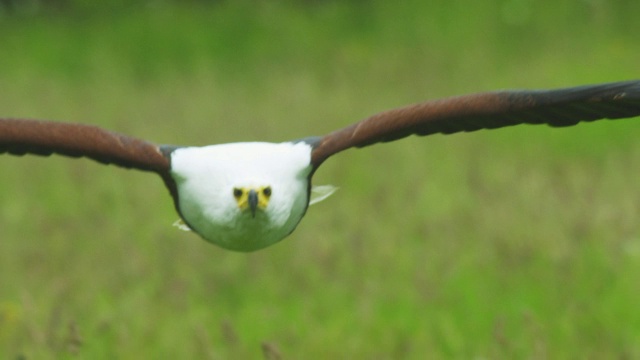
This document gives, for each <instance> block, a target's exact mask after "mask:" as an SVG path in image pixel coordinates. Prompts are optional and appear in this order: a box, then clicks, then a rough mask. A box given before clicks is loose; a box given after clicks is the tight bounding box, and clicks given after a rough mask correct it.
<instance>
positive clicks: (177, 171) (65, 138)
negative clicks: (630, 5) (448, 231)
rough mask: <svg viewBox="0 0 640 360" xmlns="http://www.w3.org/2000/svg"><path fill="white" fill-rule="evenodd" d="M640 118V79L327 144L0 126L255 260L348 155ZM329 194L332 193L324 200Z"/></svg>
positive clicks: (442, 113)
mask: <svg viewBox="0 0 640 360" xmlns="http://www.w3.org/2000/svg"><path fill="white" fill-rule="evenodd" d="M639 115H640V80H635V81H625V82H615V83H607V84H597V85H586V86H578V87H570V88H562V89H553V90H510V91H496V92H487V93H478V94H471V95H464V96H457V97H450V98H445V99H440V100H434V101H426V102H423V103H418V104H414V105H409V106H406V107H401V108H397V109H392V110H388V111H384V112H381V113H378V114H375V115H373V116H371V117H368V118H365V119H364V120H361V121H359V122H356V123H354V124H352V125H350V126H347V127H346V128H343V129H339V130H336V131H334V132H332V133H329V134H327V135H324V136H319V137H307V138H303V139H299V140H294V141H288V142H282V143H266V142H239V143H230V144H219V145H210V146H204V147H192V146H171V145H157V144H154V143H151V142H147V141H144V140H140V139H137V138H133V137H130V136H127V135H122V134H118V133H115V132H111V131H108V130H104V129H101V128H99V127H96V126H90V125H83V124H72V123H64V122H54V121H43V120H27V119H9V118H6V119H2V118H0V153H9V154H12V155H24V154H35V155H45V156H48V155H51V154H54V153H55V154H60V155H66V156H71V157H88V158H90V159H93V160H96V161H98V162H101V163H104V164H114V165H118V166H121V167H124V168H133V169H138V170H143V171H149V172H154V173H156V174H158V175H160V177H161V178H162V179H163V181H164V183H165V185H166V186H167V188H168V189H169V192H170V193H171V196H172V197H173V201H174V205H175V208H176V210H177V211H178V213H179V214H180V217H181V220H182V222H183V223H182V224H181V226H182V227H183V228H185V229H190V230H192V231H194V232H196V233H197V234H199V235H200V236H201V237H202V238H204V239H205V240H207V241H209V242H212V243H214V244H217V245H219V246H221V247H223V248H225V249H230V250H235V251H244V252H249V251H254V250H258V249H262V248H265V247H267V246H270V245H272V244H274V243H276V242H278V241H280V240H282V239H283V238H285V237H286V236H287V235H289V234H290V233H291V232H292V231H293V230H294V229H295V228H296V226H297V225H298V223H299V222H300V220H301V219H302V217H303V216H304V214H305V212H306V211H307V207H308V206H309V204H310V202H311V203H313V201H315V200H313V199H312V195H311V194H312V186H311V179H312V177H313V174H314V173H315V171H316V170H317V169H318V167H320V165H322V163H323V162H324V161H325V160H327V159H328V158H329V157H331V156H332V155H334V154H337V153H339V152H341V151H343V150H346V149H349V148H354V147H355V148H361V147H365V146H368V145H372V144H375V143H379V142H389V141H394V140H399V139H402V138H404V137H407V136H409V135H418V136H424V135H431V134H436V133H442V134H452V133H457V132H469V131H475V130H480V129H496V128H501V127H506V126H511V125H517V124H548V125H551V126H554V127H561V126H571V125H576V124H578V123H579V122H581V121H594V120H599V119H620V118H629V117H634V116H639ZM330 192H331V190H330V189H329V190H327V189H325V191H324V192H321V194H320V195H319V197H318V199H322V198H323V197H326V196H328V194H329V193H330ZM318 199H316V200H318Z"/></svg>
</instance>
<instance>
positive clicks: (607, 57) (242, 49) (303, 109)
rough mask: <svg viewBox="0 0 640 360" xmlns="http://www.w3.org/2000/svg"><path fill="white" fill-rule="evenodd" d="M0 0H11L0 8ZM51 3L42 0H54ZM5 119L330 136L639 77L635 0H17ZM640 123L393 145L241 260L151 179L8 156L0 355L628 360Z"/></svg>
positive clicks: (1, 26) (333, 169)
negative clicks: (526, 92) (515, 91)
mask: <svg viewBox="0 0 640 360" xmlns="http://www.w3.org/2000/svg"><path fill="white" fill-rule="evenodd" d="M4 3H6V2H4ZM52 4H53V5H52ZM3 9H4V10H3V11H2V12H1V13H0V49H1V50H0V115H2V116H5V117H7V116H15V117H34V118H47V119H56V120H67V121H77V122H84V123H91V124H96V125H99V126H103V127H106V128H109V129H112V130H116V131H119V132H123V133H128V134H131V135H136V136H140V137H144V138H146V139H149V140H151V141H155V142H158V143H175V144H195V145H203V144H210V143H220V142H230V141H246V140H267V141H284V140H290V139H293V138H300V137H304V136H309V135H321V134H324V133H326V132H329V131H331V130H333V129H335V128H338V127H341V126H345V125H347V124H349V123H351V122H353V121H356V120H358V119H360V118H363V117H365V116H367V115H370V114H373V113H375V112H377V111H380V110H384V109H387V108H390V107H395V106H400V105H405V104H408V103H412V102H417V101H422V100H425V99H429V98H438V97H443V96H449V95H454V94H461V93H470V92H477V91H485V90H494V89H500V88H548V87H559V86H572V85H580V84H586V83H596V82H606V81H616V80H624V79H633V78H638V64H639V60H640V45H638V40H637V34H639V33H640V23H639V22H638V21H637V19H636V15H637V14H638V13H640V3H639V2H637V1H615V2H614V1H609V2H607V1H599V0H590V1H568V0H566V1H558V0H548V1H532V0H500V1H498V0H493V1H485V2H474V1H461V0H456V1H451V0H448V1H431V2H422V1H417V0H415V1H405V2H402V3H393V2H387V1H352V2H340V1H308V2H295V1H275V2H265V1H237V2H230V1H227V2H217V3H212V4H209V3H207V2H196V1H194V2H183V3H181V4H176V3H173V2H169V1H155V2H154V1H151V2H145V3H133V5H132V4H131V3H128V4H127V5H124V3H123V2H121V1H120V2H118V1H114V2H110V1H102V2H98V3H91V2H83V1H79V0H78V1H71V0H68V1H66V2H65V1H57V2H53V3H40V2H37V1H31V2H27V3H26V5H25V3H19V4H16V6H14V7H13V8H11V9H10V8H8V7H6V6H5V7H4V8H3ZM639 135H640V124H639V122H638V121H637V120H628V121H617V122H601V123H595V124H586V125H581V126H578V127H575V128H571V129H561V130H560V129H555V130H554V129H550V128H547V127H529V126H521V127H516V128H512V129H504V130H500V131H493V132H478V133H473V134H462V135H455V136H433V137H429V138H416V137H413V138H410V139H407V140H403V141H401V142H397V143H392V144H387V145H383V146H376V147H372V148H367V149H366V150H358V151H349V152H345V153H344V154H341V155H339V156H336V157H335V158H333V159H331V160H329V161H328V162H327V163H326V164H325V165H323V167H322V168H321V170H320V171H318V173H317V174H316V178H315V179H316V180H315V182H316V183H317V184H324V183H330V184H334V185H337V186H339V187H340V188H341V190H340V191H339V192H338V193H337V194H336V195H334V196H333V197H332V198H330V199H329V200H327V201H326V202H323V203H321V204H319V205H315V206H313V207H312V208H311V209H309V212H308V213H307V216H306V218H305V219H304V221H303V222H302V223H301V225H300V226H299V227H298V230H297V231H296V232H294V233H293V234H292V235H291V236H290V237H289V238H288V239H286V240H285V241H283V242H282V243H280V244H278V245H276V246H274V247H271V248H269V249H266V250H263V251H260V252H257V253H253V254H249V255H246V254H237V253H232V252H228V251H224V250H221V249H219V248H217V247H215V246H212V245H210V244H208V243H205V242H204V241H202V240H200V239H199V238H197V237H196V236H194V235H192V234H188V233H183V232H180V231H177V230H176V229H175V228H173V227H171V223H172V222H173V221H174V220H175V219H176V214H175V212H174V210H173V206H172V203H171V201H170V198H169V196H168V194H167V191H166V190H165V189H164V187H163V185H162V183H161V181H160V180H159V179H154V178H152V177H151V176H150V175H148V174H144V173H139V172H134V171H126V170H121V169H117V168H115V167H106V166H102V165H99V164H95V163H92V162H89V161H86V160H84V161H80V160H70V159H67V158H62V157H51V158H46V159H45V158H39V157H23V158H16V157H10V156H2V157H0V169H2V170H1V173H2V176H0V187H1V188H2V189H4V190H3V191H2V192H0V356H2V357H3V358H18V357H20V356H24V357H26V358H72V357H76V356H77V357H80V358H91V359H100V358H105V359H106V358H214V359H219V358H259V357H261V356H262V355H261V354H262V351H263V350H261V349H262V348H263V347H266V348H269V349H271V351H273V352H278V353H280V354H281V355H282V356H283V357H284V358H310V357H311V358H328V357H342V358H424V356H425V355H429V356H430V357H431V358H545V357H551V358H602V357H607V358H637V357H640V345H638V344H640V309H639V308H638V306H637V299H638V298H639V296H640V282H639V281H638V277H637V274H638V273H639V271H640V242H639V241H640V239H639V237H640V236H639V235H640V225H639V224H638V221H637V220H638V218H639V215H640V207H639V204H640V190H639V189H638V187H637V186H636V183H635V179H637V178H638V177H639V176H640V170H639V167H638V166H637V164H638V163H640V145H639V144H638V142H637V140H636V139H637V138H638V136H639Z"/></svg>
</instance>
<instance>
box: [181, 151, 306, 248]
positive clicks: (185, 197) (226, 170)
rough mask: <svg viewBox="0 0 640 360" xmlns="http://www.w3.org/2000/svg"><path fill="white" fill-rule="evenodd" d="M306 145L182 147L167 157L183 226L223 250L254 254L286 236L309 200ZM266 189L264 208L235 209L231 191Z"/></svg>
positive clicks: (302, 213) (303, 211)
mask: <svg viewBox="0 0 640 360" xmlns="http://www.w3.org/2000/svg"><path fill="white" fill-rule="evenodd" d="M311 150H312V148H311V146H310V145H308V144H307V143H305V142H298V143H290V142H287V143H279V144H273V143H232V144H223V145H212V146H206V147H185V148H179V149H176V150H175V151H173V152H172V153H171V175H172V177H173V178H174V180H175V182H176V185H177V188H178V193H179V194H180V195H179V199H178V204H179V207H180V213H181V214H182V216H183V218H184V220H185V222H186V223H187V225H188V226H189V227H190V228H191V229H192V230H194V231H195V232H197V233H198V234H200V235H201V236H202V237H203V238H205V239H206V240H207V241H210V242H212V243H214V244H216V245H219V246H221V247H223V248H226V249H230V250H236V251H253V250H258V249H261V248H264V247H267V246H269V245H272V244H274V243H276V242H278V241H280V240H281V239H283V238H284V237H285V236H287V235H289V233H291V232H292V231H293V230H294V229H295V227H296V225H297V224H298V222H299V221H300V219H302V216H303V215H304V213H305V210H306V208H307V204H308V202H309V199H308V196H309V175H310V173H311V170H312V167H311V165H310V163H311ZM261 187H271V192H272V193H271V196H270V198H269V204H268V206H267V207H266V208H265V209H263V210H258V211H257V212H256V214H255V217H254V216H252V214H251V212H249V211H243V210H242V209H240V208H239V206H238V202H237V200H236V199H235V198H234V195H233V193H234V189H236V188H261Z"/></svg>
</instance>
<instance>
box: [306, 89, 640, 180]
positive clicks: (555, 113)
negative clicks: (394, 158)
mask: <svg viewBox="0 0 640 360" xmlns="http://www.w3.org/2000/svg"><path fill="white" fill-rule="evenodd" d="M638 115H640V81H637V80H636V81H627V82H618V83H609V84H599V85H587V86H579V87H572V88H564V89H556V90H537V91H500V92H489V93H481V94H473V95H465V96H458V97H452V98H447V99H442V100H435V101H427V102H424V103H420V104H415V105H409V106H406V107H403V108H398V109H393V110H389V111H385V112H382V113H379V114H376V115H373V116H371V117H369V118H366V119H364V120H362V121H360V122H357V123H355V124H353V125H351V126H348V127H346V128H344V129H340V130H337V131H334V132H332V133H330V134H328V135H326V136H324V137H322V138H320V140H319V141H318V142H317V143H316V145H315V148H314V150H313V152H312V155H311V163H312V164H313V165H314V167H315V168H317V167H318V166H320V164H322V162H323V161H324V160H326V159H327V158H328V157H329V156H331V155H333V154H335V153H338V152H340V151H342V150H346V149H349V148H351V147H364V146H367V145H371V144H375V143H378V142H387V141H393V140H398V139H401V138H404V137H406V136H409V135H412V134H415V135H419V136H424V135H430V134H435V133H443V134H452V133H456V132H462V131H475V130H480V129H496V128H501V127H505V126H511V125H517V124H524V123H526V124H549V125H551V126H571V125H575V124H577V123H579V122H580V121H594V120H598V119H605V118H607V119H618V118H625V117H633V116H638Z"/></svg>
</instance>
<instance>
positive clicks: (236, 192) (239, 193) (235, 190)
mask: <svg viewBox="0 0 640 360" xmlns="http://www.w3.org/2000/svg"><path fill="white" fill-rule="evenodd" d="M242 193H243V191H242V189H238V188H233V196H234V197H235V198H239V197H240V196H242Z"/></svg>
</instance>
